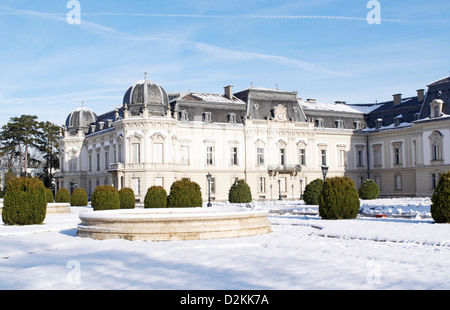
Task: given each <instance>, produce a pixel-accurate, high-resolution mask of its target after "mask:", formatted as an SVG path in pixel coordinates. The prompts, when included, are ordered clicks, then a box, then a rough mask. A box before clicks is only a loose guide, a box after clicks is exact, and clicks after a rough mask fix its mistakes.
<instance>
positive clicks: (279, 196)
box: [278, 179, 283, 200]
mask: <svg viewBox="0 0 450 310" xmlns="http://www.w3.org/2000/svg"><path fill="white" fill-rule="evenodd" d="M278 200H283V198H281V180H280V179H278Z"/></svg>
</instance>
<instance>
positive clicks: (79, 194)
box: [70, 188, 88, 207]
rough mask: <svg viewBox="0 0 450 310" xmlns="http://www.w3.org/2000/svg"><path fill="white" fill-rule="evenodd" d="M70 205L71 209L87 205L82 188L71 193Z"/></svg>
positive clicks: (86, 198)
mask: <svg viewBox="0 0 450 310" xmlns="http://www.w3.org/2000/svg"><path fill="white" fill-rule="evenodd" d="M70 204H71V205H72V206H73V207H85V206H87V205H88V196H87V193H86V191H85V190H84V188H77V189H75V190H74V191H73V193H72V199H71V200H70Z"/></svg>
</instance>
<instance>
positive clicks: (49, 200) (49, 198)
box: [45, 187, 55, 203]
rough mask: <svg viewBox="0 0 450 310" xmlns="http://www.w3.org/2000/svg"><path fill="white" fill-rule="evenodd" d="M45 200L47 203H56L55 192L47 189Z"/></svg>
mask: <svg viewBox="0 0 450 310" xmlns="http://www.w3.org/2000/svg"><path fill="white" fill-rule="evenodd" d="M45 200H46V201H47V203H53V202H54V201H55V197H54V196H53V192H52V190H51V189H50V188H48V187H46V188H45Z"/></svg>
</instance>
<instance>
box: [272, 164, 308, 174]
mask: <svg viewBox="0 0 450 310" xmlns="http://www.w3.org/2000/svg"><path fill="white" fill-rule="evenodd" d="M267 171H268V172H269V175H270V176H275V175H277V174H290V175H291V176H296V175H297V174H298V173H299V172H300V171H302V166H301V165H268V166H267Z"/></svg>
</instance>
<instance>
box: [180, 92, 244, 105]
mask: <svg viewBox="0 0 450 310" xmlns="http://www.w3.org/2000/svg"><path fill="white" fill-rule="evenodd" d="M178 100H182V101H198V102H209V103H213V102H217V103H230V104H245V102H244V101H242V100H241V99H239V98H237V97H235V96H233V99H228V98H226V97H225V96H223V95H219V94H208V93H197V92H194V93H188V94H187V95H185V96H184V97H182V98H181V99H178Z"/></svg>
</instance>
